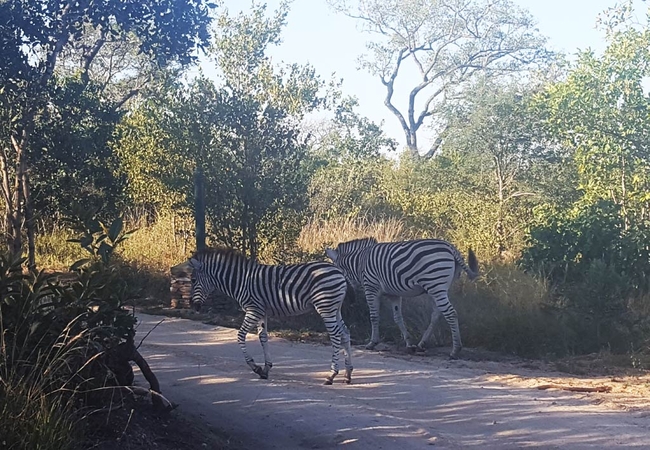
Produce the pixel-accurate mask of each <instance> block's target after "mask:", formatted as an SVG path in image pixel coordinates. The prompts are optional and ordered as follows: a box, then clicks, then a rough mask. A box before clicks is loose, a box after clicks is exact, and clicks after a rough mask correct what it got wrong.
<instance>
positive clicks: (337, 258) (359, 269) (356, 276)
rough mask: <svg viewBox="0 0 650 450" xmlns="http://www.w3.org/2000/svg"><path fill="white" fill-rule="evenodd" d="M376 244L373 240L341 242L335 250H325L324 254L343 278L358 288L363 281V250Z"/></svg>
mask: <svg viewBox="0 0 650 450" xmlns="http://www.w3.org/2000/svg"><path fill="white" fill-rule="evenodd" d="M376 243H377V239H375V238H364V239H355V240H353V241H348V242H342V243H340V244H339V245H338V246H337V247H336V249H331V248H327V249H325V254H326V255H327V257H328V258H329V259H331V260H332V262H333V263H334V265H335V266H336V267H338V268H339V269H341V270H342V271H343V274H344V275H345V278H347V279H348V281H349V282H350V283H351V284H352V285H353V286H354V287H355V288H359V287H360V286H361V283H362V280H363V261H364V259H363V256H362V255H363V253H364V252H363V250H365V249H367V248H370V247H372V246H373V245H375V244H376Z"/></svg>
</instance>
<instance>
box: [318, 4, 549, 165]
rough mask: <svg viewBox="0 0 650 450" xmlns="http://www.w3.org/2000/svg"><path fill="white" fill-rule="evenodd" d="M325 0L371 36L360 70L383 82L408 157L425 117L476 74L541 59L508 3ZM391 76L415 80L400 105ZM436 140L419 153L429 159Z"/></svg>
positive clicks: (532, 33) (534, 38) (532, 35)
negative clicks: (404, 142) (358, 22)
mask: <svg viewBox="0 0 650 450" xmlns="http://www.w3.org/2000/svg"><path fill="white" fill-rule="evenodd" d="M328 1H329V3H330V5H331V6H332V7H333V8H334V9H335V10H337V11H341V12H344V13H345V14H347V15H348V16H350V17H353V18H356V19H358V20H359V21H360V22H361V23H362V25H363V27H364V30H365V31H367V32H370V33H373V34H374V35H375V36H377V40H375V41H374V42H371V43H369V44H368V50H369V54H367V55H364V56H363V57H362V58H361V66H362V67H363V68H365V69H366V70H368V71H369V72H370V73H371V74H372V75H374V76H377V77H378V78H379V79H380V81H381V83H382V84H383V85H384V87H385V89H386V97H385V99H384V104H385V105H386V107H387V108H388V109H389V110H390V111H391V112H392V113H393V114H394V115H395V117H396V118H397V120H399V123H400V125H401V127H402V130H403V131H404V136H405V138H406V145H407V147H408V150H409V152H410V154H411V155H412V156H413V157H418V156H419V155H420V151H419V150H420V148H421V147H423V146H422V145H421V143H419V142H418V132H419V131H420V130H421V128H422V126H423V125H424V124H425V120H428V119H429V120H430V119H433V120H434V121H435V120H436V119H439V118H438V117H436V116H437V114H438V108H439V107H440V105H441V103H443V102H444V101H446V100H449V99H451V98H453V97H454V96H455V95H456V94H457V93H458V92H459V91H461V90H462V89H463V87H464V86H465V85H466V84H467V83H468V82H469V81H471V80H472V79H473V78H474V77H475V76H476V75H477V74H479V73H482V74H484V75H499V74H507V73H512V72H515V71H518V70H521V69H522V68H524V67H526V66H527V65H529V64H532V63H535V62H538V61H540V60H542V59H543V58H544V56H545V55H546V52H545V51H544V50H543V49H542V46H543V45H544V41H545V40H544V38H543V37H542V36H540V35H539V33H538V32H537V31H536V30H535V28H534V21H533V19H532V17H531V16H530V14H529V13H528V12H526V11H525V10H522V9H521V8H519V7H517V6H516V5H515V4H513V3H512V2H511V1H510V0H358V1H350V0H328ZM351 4H353V5H355V6H354V7H353V6H351ZM408 63H410V64H411V66H410V67H407V64H408ZM398 77H399V78H400V79H412V78H413V77H417V82H415V85H414V86H413V87H412V88H411V89H410V91H409V93H408V97H407V99H406V102H405V103H406V108H401V107H400V105H399V104H400V103H401V102H400V101H399V100H398V99H395V98H394V95H395V87H396V82H397V80H398ZM441 142H442V139H441V138H440V137H439V138H438V139H436V140H435V141H434V142H433V143H432V144H431V145H429V146H428V148H425V152H424V156H426V157H430V156H432V155H433V154H435V152H436V150H437V149H438V147H439V145H440V143H441Z"/></svg>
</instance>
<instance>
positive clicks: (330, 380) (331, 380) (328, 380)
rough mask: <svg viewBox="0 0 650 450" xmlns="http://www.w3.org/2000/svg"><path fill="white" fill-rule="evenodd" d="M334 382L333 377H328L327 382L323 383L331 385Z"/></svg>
mask: <svg viewBox="0 0 650 450" xmlns="http://www.w3.org/2000/svg"><path fill="white" fill-rule="evenodd" d="M332 383H334V380H333V379H332V378H326V379H325V383H323V384H324V385H325V386H331V385H332Z"/></svg>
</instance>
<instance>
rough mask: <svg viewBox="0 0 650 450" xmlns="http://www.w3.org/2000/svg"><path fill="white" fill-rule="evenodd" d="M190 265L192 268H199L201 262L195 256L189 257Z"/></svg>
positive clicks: (201, 265)
mask: <svg viewBox="0 0 650 450" xmlns="http://www.w3.org/2000/svg"><path fill="white" fill-rule="evenodd" d="M190 267H191V268H192V269H194V270H200V269H201V267H203V263H202V262H201V261H199V260H198V259H196V258H190Z"/></svg>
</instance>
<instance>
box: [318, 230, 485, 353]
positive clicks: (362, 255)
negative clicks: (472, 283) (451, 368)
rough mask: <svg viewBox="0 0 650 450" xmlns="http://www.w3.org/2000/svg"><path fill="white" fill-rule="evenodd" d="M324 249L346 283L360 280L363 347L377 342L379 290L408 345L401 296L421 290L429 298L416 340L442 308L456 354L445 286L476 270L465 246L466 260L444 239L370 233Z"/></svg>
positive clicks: (426, 336)
mask: <svg viewBox="0 0 650 450" xmlns="http://www.w3.org/2000/svg"><path fill="white" fill-rule="evenodd" d="M325 254H326V255H327V256H328V257H329V258H330V259H331V260H332V261H333V262H334V264H335V265H336V266H337V267H339V268H341V270H343V273H344V274H345V276H346V277H347V278H348V280H349V281H350V283H351V284H352V285H355V286H363V289H364V291H365V294H366V300H367V302H368V307H369V309H370V323H371V325H372V335H371V338H370V342H369V343H368V345H366V349H368V350H372V349H374V348H375V346H376V345H377V344H378V343H379V299H380V297H381V295H382V294H384V295H385V296H388V297H389V298H390V299H391V302H392V309H393V319H394V320H395V323H396V324H397V326H398V327H399V329H400V331H401V332H402V336H403V338H404V341H406V346H407V348H409V350H414V349H416V347H414V346H413V345H411V339H410V335H409V333H408V331H407V330H406V326H405V325H404V318H403V317H402V298H403V297H407V298H408V297H415V296H418V295H420V294H423V293H427V294H429V296H430V297H431V298H432V299H433V301H434V305H433V313H432V315H431V322H430V324H429V327H428V328H427V330H426V332H425V333H424V335H423V337H422V340H421V341H420V343H419V344H418V347H419V348H420V349H423V346H424V343H425V342H426V341H427V340H428V339H429V337H430V336H431V332H432V331H433V326H434V323H435V319H436V318H437V317H438V316H439V314H442V315H443V316H444V318H445V320H446V321H447V324H448V325H449V327H450V328H451V335H452V341H453V347H452V351H451V354H450V357H451V358H452V359H456V358H457V357H458V354H459V353H460V351H461V349H462V343H461V338H460V330H459V329H458V317H457V314H456V310H455V309H454V307H453V306H452V305H451V303H450V302H449V298H448V291H449V287H450V286H451V284H452V281H453V280H454V279H455V278H456V277H458V276H459V275H460V270H463V271H464V272H466V273H467V275H468V276H469V278H470V279H474V278H476V277H477V276H478V271H479V269H478V260H477V259H476V255H474V252H473V251H472V250H471V249H470V250H469V256H468V261H469V266H468V264H466V263H465V260H464V259H463V257H462V255H461V254H460V252H459V251H458V250H457V249H456V248H455V247H454V246H453V245H452V244H450V243H449V242H446V241H443V240H437V239H421V240H414V241H404V242H385V243H378V242H377V240H376V239H374V238H364V239H356V240H353V241H349V242H343V243H341V244H339V245H338V247H337V248H336V249H330V248H328V249H326V250H325Z"/></svg>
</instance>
